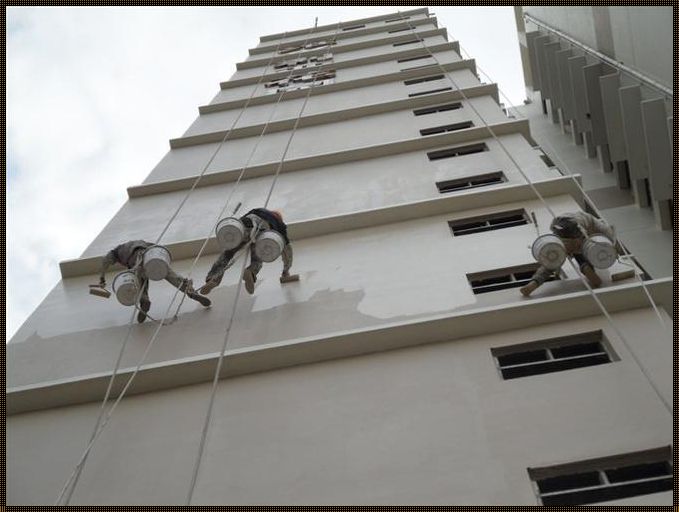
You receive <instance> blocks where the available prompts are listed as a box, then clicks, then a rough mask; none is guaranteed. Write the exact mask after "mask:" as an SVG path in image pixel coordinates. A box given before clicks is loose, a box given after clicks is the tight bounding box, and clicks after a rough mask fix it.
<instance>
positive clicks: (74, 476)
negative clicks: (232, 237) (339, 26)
mask: <svg viewBox="0 0 679 512" xmlns="http://www.w3.org/2000/svg"><path fill="white" fill-rule="evenodd" d="M285 34H287V31H286V32H285ZM285 34H284V36H283V38H285ZM281 43H282V40H281V41H280V42H279V43H278V45H277V46H276V50H275V51H274V53H273V54H272V56H271V58H270V59H269V61H268V63H267V64H266V66H265V67H264V70H263V72H262V75H261V76H260V77H259V79H258V81H257V84H256V85H255V87H254V88H253V90H252V93H251V94H250V96H249V97H248V99H247V101H246V102H245V104H244V105H243V107H242V108H241V110H240V112H239V114H238V116H237V117H236V119H235V120H234V121H233V123H232V124H231V127H230V128H229V130H228V131H227V132H226V134H225V135H224V137H223V138H222V141H221V142H220V144H219V146H218V147H217V149H216V150H215V152H214V153H213V155H212V156H211V157H210V159H209V161H208V163H207V164H206V165H205V166H204V167H203V170H202V172H201V173H200V175H199V176H198V177H197V178H196V180H194V183H193V186H192V187H191V189H190V190H189V191H188V192H187V194H186V195H185V197H184V199H183V200H182V201H181V203H180V205H179V207H178V208H177V209H176V211H175V212H174V214H173V215H172V216H171V218H170V220H169V221H168V223H167V224H166V226H165V228H164V229H163V231H162V232H161V234H160V236H159V237H158V239H157V240H156V244H158V243H159V242H160V239H161V238H162V237H163V235H164V234H165V233H166V232H167V229H168V228H169V227H170V225H171V224H172V222H173V221H174V220H175V218H176V216H177V214H178V213H179V211H180V210H181V208H182V207H183V206H184V204H185V203H186V201H187V200H188V198H189V196H190V195H191V193H192V192H193V191H194V190H195V188H196V186H197V184H198V182H199V181H200V179H201V178H202V176H203V175H204V173H205V171H206V170H207V168H208V167H209V165H210V163H211V162H212V161H213V160H214V158H215V157H216V155H217V153H218V152H219V150H220V149H221V147H222V146H223V145H224V143H225V142H226V140H227V138H228V136H229V134H230V133H231V132H232V131H233V128H234V127H235V126H236V124H237V123H238V121H239V120H240V118H241V117H242V115H243V113H244V112H245V110H246V109H247V108H248V106H249V105H250V102H251V100H252V98H253V97H254V95H255V92H256V91H257V89H258V88H259V85H260V84H261V83H262V81H263V79H264V76H266V73H267V70H268V69H269V67H270V66H271V64H272V63H273V60H274V58H275V57H276V54H277V53H278V49H279V48H280V45H281ZM291 73H292V71H291ZM279 101H280V98H279ZM260 138H261V135H260ZM258 144H259V140H258ZM244 172H245V167H244V168H243V171H242V172H241V174H240V176H239V178H238V180H237V182H236V184H235V186H234V188H233V190H232V192H231V195H230V196H229V200H230V198H231V196H232V195H233V192H234V191H235V189H236V188H237V187H238V184H239V183H240V180H241V178H242V176H243V174H244ZM227 201H228V200H227ZM225 209H226V206H225V207H224V208H223V209H222V212H223V211H224V210H225ZM218 220H219V219H218ZM218 220H217V221H218ZM215 225H216V223H215ZM213 229H214V226H213ZM211 231H212V230H211ZM211 231H210V232H211ZM209 236H210V235H209V234H208V236H207V237H206V239H205V241H204V243H203V245H202V247H201V249H200V251H199V252H198V255H197V256H196V258H195V259H194V261H193V264H192V266H191V268H190V270H189V278H190V277H191V273H192V271H193V269H194V268H195V265H196V263H197V261H198V259H199V258H200V257H201V255H202V252H203V250H204V249H205V247H206V246H207V242H208V239H209ZM186 292H187V287H184V292H183V295H182V299H181V301H180V303H179V306H178V308H177V311H176V312H175V315H174V317H173V320H172V321H170V322H169V323H167V324H166V323H165V320H166V319H167V316H168V314H169V311H170V309H171V307H172V304H174V301H175V300H176V298H177V294H178V293H179V289H177V290H176V291H175V293H174V295H173V297H172V299H171V300H170V304H169V305H168V308H167V310H166V312H165V314H164V315H163V318H162V320H160V321H158V320H155V319H153V318H152V317H150V316H149V318H151V319H152V320H154V321H156V322H158V327H157V329H156V331H155V332H154V334H153V336H152V337H151V340H150V341H149V343H148V345H147V348H146V350H145V352H144V354H143V355H142V358H141V360H140V362H139V363H138V365H137V367H136V368H135V370H134V372H133V373H132V375H131V376H130V378H129V379H128V382H127V384H126V385H125V387H124V388H123V391H122V392H121V393H120V395H119V397H118V399H117V400H116V402H115V403H114V404H113V406H112V407H111V409H109V413H108V414H107V416H106V419H105V421H104V422H103V423H102V417H103V414H104V410H105V406H106V404H107V402H108V399H109V398H110V394H111V390H112V387H113V382H114V380H115V377H116V375H117V373H118V370H119V369H120V363H121V361H122V357H123V354H124V351H125V348H126V346H127V343H128V341H129V339H130V335H131V331H132V326H133V325H134V315H135V313H136V312H137V310H138V308H137V306H136V305H137V304H138V302H139V298H140V297H141V293H142V288H141V287H140V290H139V293H138V294H137V297H136V300H135V308H134V309H133V311H132V314H131V316H130V321H129V323H128V331H127V334H126V336H125V340H124V342H123V344H122V346H121V349H120V352H119V354H118V358H117V360H116V364H115V366H114V369H113V372H112V373H111V377H110V379H109V383H108V386H107V390H106V393H105V395H104V399H103V401H102V404H101V407H100V410H99V415H98V417H97V421H96V423H95V427H94V430H93V432H92V435H91V436H90V441H89V443H88V445H87V447H86V448H85V451H84V453H83V455H82V456H81V458H80V460H79V461H78V463H77V464H76V466H75V468H74V470H73V472H72V473H71V475H70V476H69V478H68V479H67V481H66V483H65V485H64V487H63V488H62V490H61V492H60V494H59V496H58V498H57V500H56V504H57V505H58V504H59V503H60V502H61V500H62V498H63V497H64V494H65V493H66V490H67V489H69V485H70V489H69V490H68V494H67V496H66V499H65V501H64V504H65V505H68V504H69V503H70V500H71V497H72V495H73V492H74V491H75V488H76V486H77V484H78V481H79V479H80V475H81V473H82V470H83V467H84V465H85V462H86V461H87V457H88V456H89V452H90V451H91V449H92V447H93V446H94V442H95V441H96V439H97V438H98V437H99V435H100V434H101V432H102V431H103V429H104V428H105V426H106V424H107V423H108V421H109V420H110V417H111V415H112V414H113V410H115V407H116V406H117V404H118V403H119V402H120V400H121V399H122V397H123V396H124V394H125V392H126V391H127V389H128V388H129V386H130V384H131V383H132V380H133V379H134V377H135V376H136V374H137V373H138V371H139V369H140V368H141V366H142V364H143V363H144V361H145V360H146V357H147V355H148V353H149V351H150V349H151V347H152V346H153V343H154V341H155V339H156V338H157V336H158V333H159V331H160V329H161V328H162V327H163V325H169V324H171V323H172V322H173V321H174V320H175V319H176V318H177V316H178V314H179V310H180V308H181V306H182V304H183V302H184V299H185V298H186ZM147 316H148V314H147ZM71 482H72V485H71Z"/></svg>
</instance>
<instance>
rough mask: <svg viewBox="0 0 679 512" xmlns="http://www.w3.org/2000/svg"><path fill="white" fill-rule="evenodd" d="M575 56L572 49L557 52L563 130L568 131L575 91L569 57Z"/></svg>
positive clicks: (572, 115) (572, 113) (572, 114)
mask: <svg viewBox="0 0 679 512" xmlns="http://www.w3.org/2000/svg"><path fill="white" fill-rule="evenodd" d="M572 56H573V51H572V50H570V49H567V50H559V51H558V52H556V71H557V76H558V79H559V89H560V91H561V119H560V120H561V131H562V132H563V133H568V130H567V129H566V126H568V127H569V128H570V127H571V126H570V121H571V119H573V118H574V117H575V116H574V112H573V92H572V91H571V77H570V68H569V66H568V59H569V58H570V57H572Z"/></svg>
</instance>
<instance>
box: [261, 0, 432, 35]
mask: <svg viewBox="0 0 679 512" xmlns="http://www.w3.org/2000/svg"><path fill="white" fill-rule="evenodd" d="M416 14H429V9H428V8H427V7H423V8H421V9H411V10H410V11H401V12H400V13H398V12H393V13H391V14H381V15H379V16H371V17H369V18H361V19H357V20H351V21H349V22H345V23H340V25H355V24H357V23H374V22H376V21H382V20H389V19H391V18H395V17H396V16H414V15H416ZM336 26H337V24H335V23H333V24H331V25H321V26H320V27H316V30H317V31H319V30H333V29H334V28H335V27H336ZM309 30H311V29H310V28H307V29H299V30H294V31H291V32H287V34H286V33H284V32H278V33H276V34H268V35H264V36H260V38H259V40H260V41H261V42H265V41H271V40H273V39H280V38H281V37H283V36H285V37H292V36H299V35H304V34H306V33H308V32H309Z"/></svg>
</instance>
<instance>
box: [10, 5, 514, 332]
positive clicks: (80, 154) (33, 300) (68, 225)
mask: <svg viewBox="0 0 679 512" xmlns="http://www.w3.org/2000/svg"><path fill="white" fill-rule="evenodd" d="M410 8H413V7H408V9H410ZM398 9H399V8H398V7H386V6H382V7H220V8H213V7H209V8H208V7H190V8H189V7H187V8H183V7H129V8H120V7H90V8H75V7H67V8H54V7H49V8H45V7H35V8H13V7H8V8H6V45H7V57H6V66H7V68H6V69H7V71H6V93H7V106H6V141H5V142H6V148H7V149H6V151H7V154H6V155H7V168H6V176H7V180H6V183H7V184H6V198H7V199H6V201H7V205H6V206H7V208H6V212H7V213H6V233H7V235H6V236H7V240H6V276H7V278H6V300H5V304H6V324H5V325H6V336H7V339H8V340H9V338H10V337H11V336H12V335H13V334H14V333H15V332H16V330H17V329H18V328H19V327H20V326H21V324H22V323H23V322H24V321H25V320H26V319H27V318H28V316H29V315H30V313H31V312H32V311H33V310H34V309H35V308H36V307H37V306H38V305H39V304H40V302H42V300H43V299H44V298H45V297H46V296H47V294H48V293H49V292H50V290H51V289H52V288H53V287H54V286H55V285H56V284H57V283H58V281H59V279H60V273H59V262H60V261H63V260H66V259H73V258H77V257H79V256H80V255H81V254H82V252H83V251H84V250H85V248H86V247H87V246H88V245H89V243H90V242H91V241H92V240H93V239H94V238H95V236H96V235H97V234H98V233H99V232H100V231H101V230H102V229H103V228H104V226H105V225H106V224H107V222H108V221H109V220H110V219H111V217H113V215H115V213H116V212H117V211H118V210H119V209H120V208H121V206H122V205H123V204H124V203H125V201H126V200H127V191H126V189H127V187H128V186H131V185H136V184H139V183H141V182H142V181H143V179H144V178H145V177H146V176H147V175H148V173H149V172H150V171H151V169H152V168H153V167H154V166H155V165H156V163H157V162H158V161H159V160H160V159H161V158H162V157H163V155H164V154H165V153H166V152H167V150H168V149H169V143H168V141H169V139H171V138H174V137H178V136H180V135H181V134H182V133H183V132H184V131H185V130H186V128H187V127H188V126H189V124H191V122H193V120H194V119H195V118H196V116H197V115H198V106H199V105H204V104H206V103H208V102H209V101H210V100H211V99H212V97H213V96H214V95H215V94H216V93H217V92H218V89H219V82H221V81H224V80H227V79H228V78H229V77H230V76H231V74H232V73H233V72H234V71H235V63H236V62H238V61H242V60H245V58H246V56H247V51H248V49H249V48H253V47H255V46H256V45H257V44H258V42H259V36H260V35H265V34H272V33H279V32H284V31H286V30H297V29H303V28H307V27H311V26H313V23H314V19H315V18H316V17H318V23H319V25H326V24H333V23H337V22H339V21H350V20H352V19H357V18H363V17H369V16H378V15H381V14H389V13H395V12H396V11H398ZM430 12H433V13H435V14H436V16H437V18H438V20H439V26H443V27H446V28H447V29H448V34H449V40H451V41H453V40H458V41H460V44H461V46H462V48H463V50H465V51H466V52H467V53H468V54H469V55H470V56H471V57H472V58H474V59H475V60H476V62H477V67H478V68H479V70H480V71H483V72H485V73H487V74H488V75H489V76H490V79H488V78H486V77H484V76H483V75H482V80H483V81H486V82H491V81H492V82H496V83H498V85H499V87H500V89H501V90H502V91H503V92H504V94H505V95H506V96H507V97H508V98H509V100H510V101H511V102H512V103H514V104H520V103H521V102H522V101H523V99H524V98H525V92H524V85H523V76H522V71H521V62H520V56H519V47H518V39H517V34H516V26H515V23H514V15H513V11H512V8H511V7H434V8H430ZM463 56H466V54H465V53H464V52H463Z"/></svg>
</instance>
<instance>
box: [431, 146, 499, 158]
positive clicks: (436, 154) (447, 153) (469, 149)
mask: <svg viewBox="0 0 679 512" xmlns="http://www.w3.org/2000/svg"><path fill="white" fill-rule="evenodd" d="M483 151H488V146H486V143H485V142H480V143H478V144H469V145H467V146H457V147H455V148H448V149H439V150H437V151H431V152H429V153H427V157H428V158H429V160H432V161H433V160H441V159H443V158H452V157H456V156H463V155H471V154H473V153H482V152H483Z"/></svg>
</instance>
